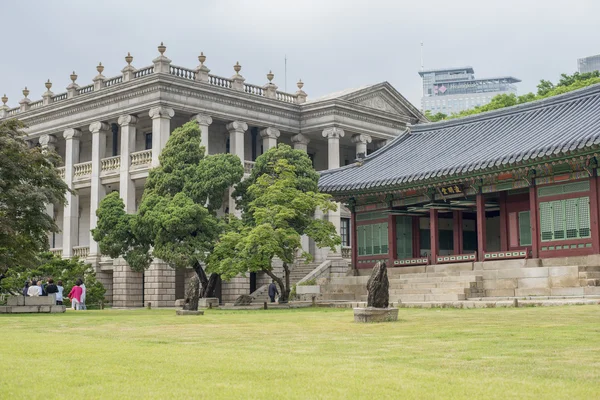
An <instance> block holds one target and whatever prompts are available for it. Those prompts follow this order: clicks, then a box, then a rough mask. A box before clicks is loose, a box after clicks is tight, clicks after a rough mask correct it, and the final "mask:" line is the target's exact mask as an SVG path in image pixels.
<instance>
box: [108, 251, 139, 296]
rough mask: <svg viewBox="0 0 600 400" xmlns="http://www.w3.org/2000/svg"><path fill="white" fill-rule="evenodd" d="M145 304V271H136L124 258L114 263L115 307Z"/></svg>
mask: <svg viewBox="0 0 600 400" xmlns="http://www.w3.org/2000/svg"><path fill="white" fill-rule="evenodd" d="M143 306H144V273H143V272H134V271H133V270H132V269H131V268H130V267H129V265H127V263H126V262H125V260H123V259H118V260H115V261H114V264H113V307H143Z"/></svg>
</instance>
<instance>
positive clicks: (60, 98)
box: [52, 92, 67, 103]
mask: <svg viewBox="0 0 600 400" xmlns="http://www.w3.org/2000/svg"><path fill="white" fill-rule="evenodd" d="M66 99H67V92H65V93H61V94H57V95H55V96H54V97H52V102H53V103H55V102H57V101H63V100H66Z"/></svg>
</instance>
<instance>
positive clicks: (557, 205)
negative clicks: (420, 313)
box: [319, 85, 600, 301]
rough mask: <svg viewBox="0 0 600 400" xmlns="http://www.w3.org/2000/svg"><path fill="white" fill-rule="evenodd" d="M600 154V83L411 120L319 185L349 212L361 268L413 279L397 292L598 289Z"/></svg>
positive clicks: (463, 294)
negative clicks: (445, 117)
mask: <svg viewBox="0 0 600 400" xmlns="http://www.w3.org/2000/svg"><path fill="white" fill-rule="evenodd" d="M599 154H600V85H596V86H591V87H588V88H585V89H581V90H578V91H575V92H571V93H567V94H564V95H560V96H556V97H552V98H549V99H545V100H541V101H536V102H532V103H528V104H523V105H518V106H515V107H510V108H506V109H501V110H496V111H492V112H488V113H484V114H479V115H474V116H470V117H467V118H462V119H457V120H449V121H444V122H439V123H427V124H420V125H416V126H411V127H409V128H408V129H407V131H406V132H405V133H404V134H403V135H400V136H399V137H398V138H396V139H395V140H394V141H393V142H391V143H390V144H389V145H388V146H386V147H384V148H382V149H380V150H379V151H377V152H375V153H373V154H371V155H369V156H367V157H365V159H364V160H362V161H360V162H357V163H353V164H352V165H348V166H344V167H341V168H339V169H335V170H330V171H325V172H323V173H322V175H321V180H320V182H319V185H320V188H321V190H322V191H324V192H327V193H330V194H332V195H333V196H334V197H335V198H336V199H337V200H338V201H340V202H343V203H345V204H347V205H348V207H349V208H350V209H351V210H352V223H351V226H352V232H351V237H352V264H353V266H354V267H355V268H356V270H357V272H358V274H360V275H363V274H366V273H368V271H369V270H370V268H371V267H372V266H373V265H374V264H375V263H376V262H377V261H381V260H385V261H386V262H387V263H388V266H389V267H391V270H390V271H391V272H390V274H391V276H392V277H394V278H398V279H400V278H404V280H402V281H398V285H396V287H395V289H393V295H394V296H392V297H393V298H395V299H397V300H403V301H435V300H464V299H465V298H469V297H481V296H506V297H512V296H528V295H538V296H539V295H544V296H567V295H572V296H582V295H594V294H600V290H599V289H600V287H595V286H596V285H597V284H598V283H599V282H598V278H600V272H598V271H600V269H599V266H600V257H599V253H600V231H599V229H598V214H599V208H598V207H599V202H598V196H599V194H598V190H599V189H598V186H599V185H598V179H599V178H598V161H599V156H598V155H599ZM452 277H455V278H452ZM461 277H463V278H464V279H463V278H461ZM442 278H444V279H446V278H447V279H446V280H445V282H446V283H448V282H450V281H452V282H454V283H457V282H459V281H462V286H461V285H459V284H453V285H449V284H444V283H443V282H444V279H442ZM459 278H460V279H459ZM411 279H412V280H413V281H414V280H415V279H417V281H415V282H412V281H411ZM411 282H412V283H415V284H416V283H417V282H418V283H420V286H418V285H413V286H410V285H411ZM428 282H429V283H430V284H429V285H428ZM344 283H347V284H348V285H347V287H346V289H348V288H350V287H351V286H352V285H353V284H356V283H357V281H356V279H354V280H353V281H352V280H351V279H350V278H348V280H347V281H346V282H344V281H343V280H337V281H335V282H334V284H338V285H342V286H343V284H344ZM358 283H361V281H360V280H359V281H358ZM407 285H408V286H407ZM392 287H394V285H392ZM444 288H446V290H445V289H444ZM337 289H338V292H339V291H340V290H339V289H340V287H337ZM421 289H423V290H421ZM450 289H452V290H450ZM454 289H457V290H454ZM351 291H352V290H350V292H351ZM355 293H358V292H355ZM359 294H361V293H359ZM338 298H340V297H338ZM350 298H352V296H351V297H350ZM354 298H356V296H355V297H354Z"/></svg>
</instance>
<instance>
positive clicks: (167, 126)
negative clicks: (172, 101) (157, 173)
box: [148, 106, 175, 167]
mask: <svg viewBox="0 0 600 400" xmlns="http://www.w3.org/2000/svg"><path fill="white" fill-rule="evenodd" d="M148 114H149V115H150V118H152V167H156V166H158V165H159V164H160V162H159V160H158V157H159V156H160V153H161V151H162V149H164V148H165V145H166V144H167V141H168V140H169V135H170V134H171V118H173V115H175V111H173V109H172V108H168V107H163V106H158V107H153V108H151V109H150V112H149V113H148Z"/></svg>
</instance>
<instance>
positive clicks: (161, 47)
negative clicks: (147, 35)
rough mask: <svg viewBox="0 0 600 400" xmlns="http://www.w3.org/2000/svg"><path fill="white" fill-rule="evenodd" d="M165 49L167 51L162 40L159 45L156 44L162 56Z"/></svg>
mask: <svg viewBox="0 0 600 400" xmlns="http://www.w3.org/2000/svg"><path fill="white" fill-rule="evenodd" d="M165 51H167V46H165V45H164V44H163V42H160V46H158V52H159V53H160V55H161V56H162V55H163V54H165Z"/></svg>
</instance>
